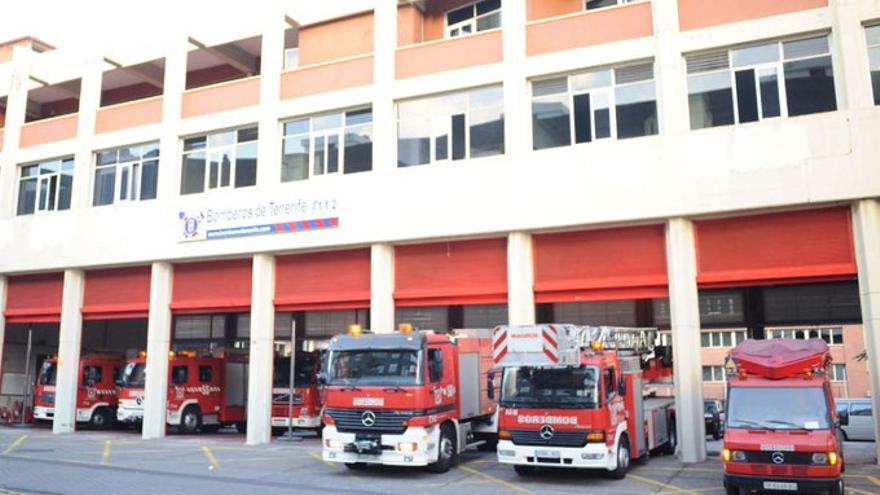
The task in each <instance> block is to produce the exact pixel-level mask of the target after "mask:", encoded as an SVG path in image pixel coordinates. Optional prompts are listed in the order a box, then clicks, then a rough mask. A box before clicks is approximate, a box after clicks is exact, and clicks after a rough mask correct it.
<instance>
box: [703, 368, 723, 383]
mask: <svg viewBox="0 0 880 495" xmlns="http://www.w3.org/2000/svg"><path fill="white" fill-rule="evenodd" d="M703 381H704V382H724V381H726V377H725V376H724V367H723V366H703Z"/></svg>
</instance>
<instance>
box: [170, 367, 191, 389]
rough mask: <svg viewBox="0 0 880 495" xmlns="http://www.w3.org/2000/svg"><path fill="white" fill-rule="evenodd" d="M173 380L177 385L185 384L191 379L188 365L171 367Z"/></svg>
mask: <svg viewBox="0 0 880 495" xmlns="http://www.w3.org/2000/svg"><path fill="white" fill-rule="evenodd" d="M171 380H172V383H173V384H174V385H176V386H180V385H185V384H186V382H188V381H189V369H188V368H187V367H186V366H175V367H173V368H172V369H171Z"/></svg>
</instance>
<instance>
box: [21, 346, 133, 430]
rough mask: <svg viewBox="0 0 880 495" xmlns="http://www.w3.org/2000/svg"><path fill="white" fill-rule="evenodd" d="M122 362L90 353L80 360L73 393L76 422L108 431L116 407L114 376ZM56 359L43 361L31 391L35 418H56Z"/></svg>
mask: <svg viewBox="0 0 880 495" xmlns="http://www.w3.org/2000/svg"><path fill="white" fill-rule="evenodd" d="M124 363H125V361H124V360H123V359H122V357H121V356H117V355H113V354H90V355H87V356H84V357H83V358H81V359H80V361H79V378H78V381H79V383H78V384H77V391H76V421H77V423H88V424H89V425H90V426H91V427H93V428H98V429H102V428H109V427H111V426H112V425H113V420H114V419H115V417H116V406H117V404H118V400H117V392H116V383H115V380H116V375H117V374H118V372H119V370H120V369H121V368H122V365H123V364H124ZM57 372H58V358H57V357H51V358H49V359H46V360H45V361H43V365H42V366H41V367H40V375H39V377H38V379H37V385H36V388H35V389H34V419H36V420H39V421H52V420H53V419H54V417H55V379H56V375H57Z"/></svg>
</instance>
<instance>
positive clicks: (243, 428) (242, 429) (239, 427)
mask: <svg viewBox="0 0 880 495" xmlns="http://www.w3.org/2000/svg"><path fill="white" fill-rule="evenodd" d="M235 430H236V431H238V432H239V433H247V423H246V422H244V421H241V422H239V423H235Z"/></svg>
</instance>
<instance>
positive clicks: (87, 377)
mask: <svg viewBox="0 0 880 495" xmlns="http://www.w3.org/2000/svg"><path fill="white" fill-rule="evenodd" d="M102 375H103V374H102V373H101V368H99V367H98V366H84V367H83V370H82V385H83V386H85V387H94V386H95V385H97V384H99V383H101V380H102V378H103V376H102Z"/></svg>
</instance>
